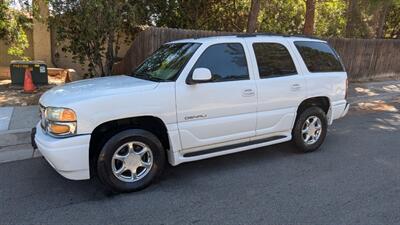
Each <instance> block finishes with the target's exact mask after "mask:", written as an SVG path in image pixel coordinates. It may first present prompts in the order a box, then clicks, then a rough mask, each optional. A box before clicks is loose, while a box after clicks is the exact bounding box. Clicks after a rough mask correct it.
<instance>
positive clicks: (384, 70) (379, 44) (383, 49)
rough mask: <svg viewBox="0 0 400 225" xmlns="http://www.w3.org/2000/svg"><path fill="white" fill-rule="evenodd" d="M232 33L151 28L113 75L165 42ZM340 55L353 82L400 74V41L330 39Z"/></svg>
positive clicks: (127, 69)
mask: <svg viewBox="0 0 400 225" xmlns="http://www.w3.org/2000/svg"><path fill="white" fill-rule="evenodd" d="M227 34H232V33H228V32H216V31H200V30H183V29H171V28H158V27H149V28H148V29H146V30H144V31H142V32H140V33H139V34H137V36H136V38H135V40H134V41H133V43H132V45H131V47H130V48H129V50H128V51H127V53H126V55H125V57H124V58H123V59H122V61H120V62H119V63H117V64H116V65H115V66H114V69H113V73H114V74H127V73H131V72H132V70H133V69H134V68H136V67H137V66H138V65H139V64H140V63H141V62H142V61H143V60H144V59H145V58H146V57H148V56H149V55H150V54H151V53H152V52H154V51H155V50H157V49H158V48H159V47H160V46H161V45H162V44H164V43H166V42H169V41H173V40H178V39H184V38H196V37H206V36H217V35H227ZM327 41H328V42H329V43H330V45H331V46H332V47H334V48H335V49H336V51H337V52H338V53H339V55H340V56H341V58H342V60H343V62H344V64H345V67H346V70H347V72H348V73H349V78H350V80H352V81H361V80H370V79H377V78H384V77H393V76H400V40H375V39H369V40H364V39H341V38H340V39H339V38H332V39H327Z"/></svg>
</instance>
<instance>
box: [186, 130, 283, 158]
mask: <svg viewBox="0 0 400 225" xmlns="http://www.w3.org/2000/svg"><path fill="white" fill-rule="evenodd" d="M283 138H286V136H284V135H279V136H273V137H268V138H263V139H258V140H253V141H249V142H243V143H239V144H233V145H227V146H221V147H217V148H211V149H205V150H201V151H197V152H188V153H186V154H184V155H183V157H194V156H200V155H207V154H211V153H215V152H222V151H226V150H230V149H234V148H240V147H245V146H249V145H256V144H260V143H264V142H270V141H276V140H279V139H283Z"/></svg>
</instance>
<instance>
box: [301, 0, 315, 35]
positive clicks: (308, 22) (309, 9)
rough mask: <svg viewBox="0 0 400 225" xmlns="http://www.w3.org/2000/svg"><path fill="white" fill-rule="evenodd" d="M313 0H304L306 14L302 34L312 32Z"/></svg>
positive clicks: (311, 33) (310, 33)
mask: <svg viewBox="0 0 400 225" xmlns="http://www.w3.org/2000/svg"><path fill="white" fill-rule="evenodd" d="M314 18H315V0H306V16H305V20H304V30H303V34H305V35H313V34H314V23H315V21H314Z"/></svg>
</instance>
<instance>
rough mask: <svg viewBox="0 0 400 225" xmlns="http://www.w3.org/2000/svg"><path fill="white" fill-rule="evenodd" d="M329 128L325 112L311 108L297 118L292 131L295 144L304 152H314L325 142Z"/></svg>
mask: <svg viewBox="0 0 400 225" xmlns="http://www.w3.org/2000/svg"><path fill="white" fill-rule="evenodd" d="M327 127H328V123H327V119H326V114H325V112H324V111H323V110H322V109H321V108H319V107H316V106H313V107H310V108H308V109H306V110H304V111H303V112H302V113H300V115H298V117H297V120H296V123H295V125H294V128H293V131H292V136H293V142H294V144H295V145H296V147H297V148H298V149H299V150H301V151H302V152H313V151H315V150H317V149H318V148H319V147H320V146H321V145H322V143H323V142H324V140H325V136H326V133H327Z"/></svg>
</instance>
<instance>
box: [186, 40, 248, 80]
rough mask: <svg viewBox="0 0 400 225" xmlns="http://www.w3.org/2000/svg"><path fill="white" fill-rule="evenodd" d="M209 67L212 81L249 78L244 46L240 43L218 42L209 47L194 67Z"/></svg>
mask: <svg viewBox="0 0 400 225" xmlns="http://www.w3.org/2000/svg"><path fill="white" fill-rule="evenodd" d="M196 68H207V69H209V70H210V71H211V74H212V81H213V82H220V81H232V80H244V79H249V72H248V70H247V62H246V56H245V53H244V50H243V46H242V45H241V44H238V43H226V44H216V45H212V46H210V47H208V48H207V49H206V50H205V51H204V52H203V54H202V55H201V56H200V58H199V59H198V60H197V62H196V64H195V65H194V67H193V70H194V69H196Z"/></svg>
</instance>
